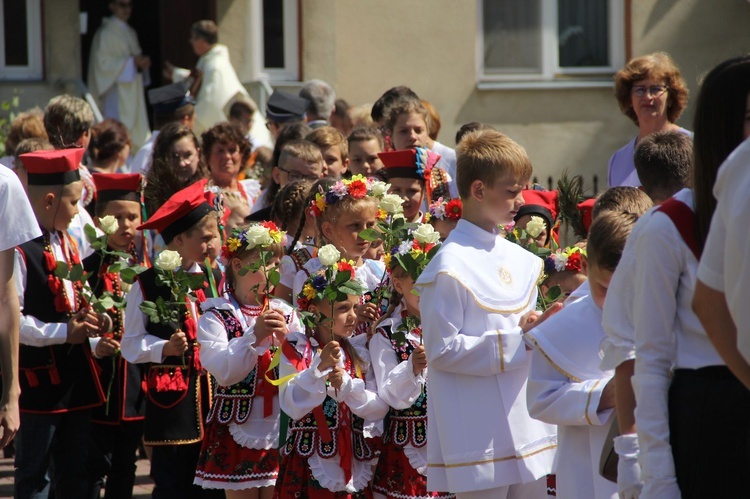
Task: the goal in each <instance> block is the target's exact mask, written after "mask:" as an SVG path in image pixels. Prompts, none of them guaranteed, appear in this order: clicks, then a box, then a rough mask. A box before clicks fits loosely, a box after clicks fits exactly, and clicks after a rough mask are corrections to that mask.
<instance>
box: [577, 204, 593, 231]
mask: <svg viewBox="0 0 750 499" xmlns="http://www.w3.org/2000/svg"><path fill="white" fill-rule="evenodd" d="M594 203H596V198H591V199H587V200H586V201H581V202H580V203H578V204H577V205H576V206H577V207H578V211H580V212H581V222H582V223H583V227H584V228H585V229H586V232H588V230H589V229H590V228H591V223H592V219H593V216H592V215H593V212H594Z"/></svg>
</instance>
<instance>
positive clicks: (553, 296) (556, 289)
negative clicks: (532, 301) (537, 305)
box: [544, 284, 562, 302]
mask: <svg viewBox="0 0 750 499" xmlns="http://www.w3.org/2000/svg"><path fill="white" fill-rule="evenodd" d="M561 295H562V288H560V286H558V285H557V284H555V285H554V286H552V287H551V288H549V289H548V290H547V294H546V295H545V296H544V299H545V300H547V301H548V302H553V301H555V300H557V299H558V298H560V296H561Z"/></svg>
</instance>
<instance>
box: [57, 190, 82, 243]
mask: <svg viewBox="0 0 750 499" xmlns="http://www.w3.org/2000/svg"><path fill="white" fill-rule="evenodd" d="M82 193H83V183H82V182H81V181H80V180H79V181H76V182H72V183H70V184H68V185H66V186H64V187H63V188H62V191H61V194H60V199H59V204H58V206H57V209H56V211H55V219H54V221H53V227H54V229H55V230H59V231H66V230H68V226H69V225H70V222H71V221H72V220H73V217H75V216H76V215H77V214H78V201H80V200H81V194H82ZM54 202H55V201H53V206H54Z"/></svg>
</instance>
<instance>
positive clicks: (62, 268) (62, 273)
mask: <svg viewBox="0 0 750 499" xmlns="http://www.w3.org/2000/svg"><path fill="white" fill-rule="evenodd" d="M68 273H69V272H68V264H67V263H66V262H57V265H56V266H55V276H56V277H59V278H60V279H67V278H68Z"/></svg>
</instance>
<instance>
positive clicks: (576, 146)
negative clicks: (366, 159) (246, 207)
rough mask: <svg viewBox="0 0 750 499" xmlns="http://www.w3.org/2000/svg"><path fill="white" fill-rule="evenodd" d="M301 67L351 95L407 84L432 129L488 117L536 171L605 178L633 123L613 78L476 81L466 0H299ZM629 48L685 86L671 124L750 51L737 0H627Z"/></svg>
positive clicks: (446, 136)
mask: <svg viewBox="0 0 750 499" xmlns="http://www.w3.org/2000/svg"><path fill="white" fill-rule="evenodd" d="M301 4H302V6H301V12H302V13H301V16H302V39H303V50H302V54H301V59H302V74H303V78H304V79H310V78H321V79H323V80H326V81H328V82H330V83H331V84H332V85H334V87H335V88H336V91H337V94H338V95H339V96H340V97H342V98H344V99H346V100H347V101H348V102H349V103H350V104H352V105H357V104H361V103H365V102H370V103H371V102H373V101H375V100H376V99H377V98H378V97H379V96H380V94H381V93H382V92H383V91H384V90H386V89H388V88H390V87H391V86H394V85H399V84H406V85H408V86H410V87H412V88H413V89H414V90H415V91H416V92H417V93H418V94H419V95H420V97H423V98H425V99H427V100H429V101H431V102H432V103H433V104H435V105H436V106H437V108H438V110H439V111H440V114H441V118H442V123H443V128H442V131H441V135H440V141H441V142H443V143H445V144H448V145H453V144H454V136H455V132H456V130H457V129H458V128H459V127H460V125H461V124H463V123H466V122H469V121H483V122H487V123H492V124H494V125H495V126H496V127H497V128H499V129H500V130H501V131H503V132H505V133H507V134H508V135H510V136H511V137H513V138H514V139H516V140H517V141H518V142H519V143H521V144H522V145H524V146H525V147H526V149H527V150H528V152H529V155H530V157H531V159H532V162H533V164H534V168H535V175H536V176H538V177H539V179H540V180H544V183H546V180H545V179H546V178H547V176H549V175H552V176H554V177H557V176H559V173H560V172H562V170H564V169H566V168H567V169H570V170H572V171H575V172H580V173H583V174H584V175H585V176H586V178H587V181H588V182H589V184H590V179H591V178H592V176H593V175H598V176H599V179H600V181H599V188H600V189H602V188H604V187H605V184H606V171H607V161H608V159H609V156H610V155H611V154H612V153H613V152H614V151H615V150H616V149H618V148H619V147H621V146H622V145H624V144H625V143H626V142H627V141H628V140H630V138H632V137H633V136H634V134H635V132H636V128H635V126H634V125H633V124H632V123H631V122H630V120H628V119H627V118H626V117H624V116H623V115H621V114H620V112H619V109H618V107H617V104H616V102H615V99H614V97H613V94H612V89H611V88H589V89H559V90H557V89H553V90H550V89H544V90H542V89H534V90H531V89H529V90H478V89H477V88H476V84H477V77H476V70H475V53H476V36H477V26H478V22H477V6H478V3H477V1H475V0H460V1H459V0H404V1H392V0H302V2H301ZM632 4H633V5H632V17H633V23H632V36H633V43H632V55H633V56H637V55H642V54H645V53H648V52H652V51H656V50H664V51H666V52H668V53H670V54H671V55H672V56H673V57H674V58H675V60H676V61H677V63H678V65H679V66H680V67H681V68H682V70H683V72H684V76H685V78H686V80H687V82H688V86H689V88H690V89H691V100H690V104H689V107H688V109H687V110H686V112H685V113H684V114H683V117H682V118H681V119H680V120H679V122H678V123H679V124H680V125H682V126H684V127H686V128H691V121H692V111H693V99H694V98H695V96H696V95H697V90H698V84H697V81H698V78H699V75H700V74H702V73H705V72H706V71H708V70H710V69H711V67H713V66H714V65H715V64H716V63H718V62H720V61H721V60H723V59H725V58H728V57H731V56H734V55H739V54H741V53H743V52H747V51H750V30H748V29H747V26H749V25H750V3H748V2H747V1H746V0H712V1H710V2H707V1H701V0H680V1H677V0H671V1H669V0H666V1H665V0H633V1H632Z"/></svg>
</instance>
